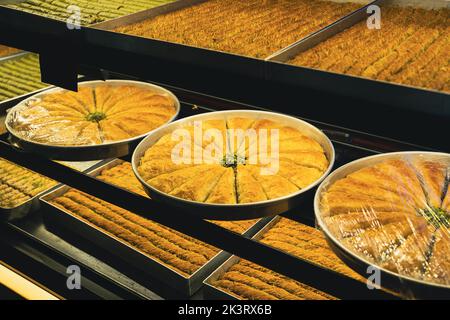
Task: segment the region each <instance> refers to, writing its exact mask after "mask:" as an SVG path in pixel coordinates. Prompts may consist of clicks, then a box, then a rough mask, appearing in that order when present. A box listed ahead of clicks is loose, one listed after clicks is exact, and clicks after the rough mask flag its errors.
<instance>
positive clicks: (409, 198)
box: [314, 152, 450, 298]
mask: <svg viewBox="0 0 450 320" xmlns="http://www.w3.org/2000/svg"><path fill="white" fill-rule="evenodd" d="M449 175H450V154H448V153H436V152H398V153H388V154H381V155H376V156H371V157H367V158H363V159H359V160H356V161H354V162H351V163H349V164H347V165H344V166H342V167H340V168H339V169H337V170H335V171H334V172H333V173H331V174H330V175H329V176H328V177H327V178H326V179H324V181H323V182H322V184H321V185H320V186H319V188H318V189H317V192H316V196H315V203H314V209H315V213H316V220H317V224H318V226H319V227H320V229H322V231H323V232H324V234H325V236H326V237H327V239H328V242H329V244H330V246H331V247H332V249H333V250H334V251H335V253H336V254H337V255H338V256H339V257H340V258H341V259H343V260H344V261H345V262H346V263H347V264H348V265H350V266H351V267H352V268H354V269H355V270H356V271H358V272H359V273H360V274H361V275H363V276H365V277H366V278H368V279H369V278H370V280H371V282H372V284H375V285H379V286H380V287H384V288H387V289H390V290H393V291H396V292H398V293H399V294H400V295H402V296H403V297H406V298H443V297H447V298H448V297H450V229H449V228H450V190H449V188H450V186H449ZM375 287H376V286H375Z"/></svg>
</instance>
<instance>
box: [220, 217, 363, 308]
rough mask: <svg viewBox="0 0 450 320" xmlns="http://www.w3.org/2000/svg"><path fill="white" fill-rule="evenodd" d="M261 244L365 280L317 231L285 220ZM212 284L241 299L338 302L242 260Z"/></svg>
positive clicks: (344, 274) (270, 231)
mask: <svg viewBox="0 0 450 320" xmlns="http://www.w3.org/2000/svg"><path fill="white" fill-rule="evenodd" d="M260 241H261V242H262V243H264V244H267V245H269V246H272V247H274V248H276V249H279V250H282V251H286V252H287V253H289V254H292V255H295V256H296V257H298V258H300V259H303V260H306V261H308V262H310V263H313V264H316V265H319V266H321V267H322V268H327V269H331V270H334V271H336V272H338V273H340V274H341V275H343V276H346V277H351V278H354V279H357V280H360V281H365V280H364V279H363V278H362V277H360V276H359V275H358V274H356V273H355V272H353V271H352V270H351V269H350V268H348V267H347V266H346V265H345V264H344V263H343V262H342V261H340V260H339V258H338V257H337V256H336V255H334V254H333V252H332V251H331V250H330V249H329V247H328V245H327V243H326V240H325V238H324V236H323V235H322V233H321V232H320V231H319V230H317V229H314V228H311V227H308V226H305V225H303V224H301V223H298V222H294V221H292V220H288V219H285V218H281V219H280V220H279V221H278V222H276V223H275V224H274V225H273V226H272V227H271V228H270V229H269V230H268V231H267V232H265V233H264V234H263V236H262V238H261V240H260ZM212 284H213V285H214V286H215V287H217V288H220V289H221V290H223V291H225V292H227V293H229V294H230V295H232V296H235V297H237V298H240V299H250V300H254V299H271V300H272V299H289V300H305V299H310V300H323V299H336V298H335V297H333V296H331V295H329V294H327V293H325V292H322V291H320V290H318V289H316V288H313V287H310V286H308V285H306V284H303V283H301V282H298V281H295V280H292V279H290V278H288V277H286V276H283V275H281V274H278V273H276V272H274V271H271V270H268V269H266V268H264V267H261V266H259V265H257V264H255V263H252V262H249V261H246V260H242V259H240V260H239V261H238V262H237V263H236V264H234V265H233V266H231V267H230V268H229V269H228V270H227V272H225V273H224V274H223V275H222V276H221V277H220V278H219V279H217V280H215V281H213V283H212Z"/></svg>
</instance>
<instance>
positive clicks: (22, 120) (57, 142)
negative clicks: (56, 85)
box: [8, 83, 176, 146]
mask: <svg viewBox="0 0 450 320" xmlns="http://www.w3.org/2000/svg"><path fill="white" fill-rule="evenodd" d="M12 112H13V114H12V116H11V117H10V118H9V119H10V121H9V122H8V124H9V126H10V128H11V129H12V130H13V132H14V134H15V135H16V136H18V137H20V138H22V139H24V140H27V141H31V142H35V143H42V144H47V145H53V146H91V145H99V144H106V143H111V142H116V141H122V140H128V139H132V138H137V137H139V136H142V135H144V134H146V133H149V132H150V131H152V130H154V129H156V128H158V127H160V126H162V125H164V124H165V123H167V122H168V121H170V120H171V119H172V118H173V117H174V115H175V113H176V105H175V101H174V99H173V98H172V97H171V96H169V95H166V94H164V93H158V92H156V91H154V90H153V89H152V88H148V87H146V86H139V85H134V84H124V85H117V84H108V83H104V84H96V85H94V86H89V85H82V84H81V85H80V88H79V90H78V92H72V91H67V90H59V91H55V92H51V93H43V94H41V95H40V96H39V97H37V98H34V99H31V100H29V101H27V102H26V103H25V105H23V106H20V107H19V108H17V109H14V110H13V111H12Z"/></svg>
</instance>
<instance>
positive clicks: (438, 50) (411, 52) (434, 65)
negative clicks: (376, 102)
mask: <svg viewBox="0 0 450 320" xmlns="http://www.w3.org/2000/svg"><path fill="white" fill-rule="evenodd" d="M381 16H382V18H381V24H382V25H381V28H380V29H373V28H372V29H370V28H368V26H367V21H366V20H364V21H362V22H360V23H358V24H356V25H355V26H353V27H351V28H349V29H347V30H345V31H343V32H341V33H339V34H337V35H335V36H334V37H331V38H330V39H328V40H325V41H323V42H321V43H320V44H318V45H317V46H315V47H313V48H311V49H309V50H307V51H305V52H303V53H300V54H299V55H298V56H297V57H295V58H294V59H292V60H291V61H290V62H289V63H290V64H294V65H298V66H303V67H309V68H314V69H320V70H326V71H332V72H336V73H341V74H349V75H355V76H360V77H365V78H370V79H376V80H383V81H388V82H394V83H400V84H404V85H410V86H415V87H423V88H428V89H433V90H439V91H444V92H449V91H450V77H449V72H450V70H449V57H448V52H449V51H450V41H449V39H450V26H449V17H450V9H448V8H442V9H435V10H425V9H421V8H414V7H396V6H393V7H390V6H388V7H382V8H381Z"/></svg>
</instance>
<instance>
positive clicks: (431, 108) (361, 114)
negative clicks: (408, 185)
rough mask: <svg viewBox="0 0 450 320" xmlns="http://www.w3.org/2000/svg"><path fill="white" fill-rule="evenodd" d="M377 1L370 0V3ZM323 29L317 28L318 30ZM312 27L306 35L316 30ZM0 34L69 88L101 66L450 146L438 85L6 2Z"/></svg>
mask: <svg viewBox="0 0 450 320" xmlns="http://www.w3.org/2000/svg"><path fill="white" fill-rule="evenodd" d="M383 2H384V1H382V0H377V1H374V2H372V4H380V5H381V4H383ZM365 15H366V13H365V8H362V9H360V10H358V11H357V12H356V13H352V14H350V15H349V16H347V17H344V18H342V19H341V20H339V21H337V22H336V23H335V24H333V25H332V26H329V27H327V28H328V29H327V28H326V29H324V30H329V28H331V29H333V28H336V26H339V28H338V29H342V26H346V25H348V24H349V22H351V23H355V22H356V21H357V20H358V19H362V18H363V17H364V16H365ZM324 30H321V31H319V32H318V33H317V34H319V35H320V34H321V33H322V34H323V32H325V31H324ZM317 34H313V35H311V37H313V38H314V37H315V38H317V37H319V35H317ZM307 39H308V38H307ZM309 39H311V38H309ZM304 41H311V40H306V39H305V40H304ZM0 42H1V43H3V44H5V45H9V46H13V47H18V48H21V49H24V50H28V51H33V52H37V53H40V57H41V67H42V74H43V80H44V81H46V82H49V83H54V84H56V85H58V86H62V87H66V88H71V89H76V74H77V73H80V74H86V75H91V76H93V77H99V76H100V77H101V76H103V71H104V70H108V71H112V72H116V73H121V74H126V75H128V76H132V77H138V78H141V79H149V80H151V81H154V82H159V83H162V84H166V85H170V86H176V87H182V88H185V89H188V90H192V91H195V92H201V93H203V94H206V95H213V96H218V97H222V98H225V99H231V100H235V101H240V102H243V103H248V104H251V105H256V106H261V107H265V108H268V109H274V108H277V110H276V111H284V112H286V111H288V110H289V113H294V114H296V115H297V116H302V117H308V118H314V119H317V120H320V121H324V122H329V123H334V124H337V125H341V126H345V127H349V128H354V129H357V130H364V131H367V132H372V133H374V134H379V135H383V136H390V137H393V138H396V139H400V140H404V141H414V142H416V143H419V144H422V145H428V146H430V147H437V148H439V149H444V150H448V149H449V146H448V145H449V142H448V139H445V137H443V135H442V134H440V128H441V127H442V126H444V125H445V124H446V123H447V122H448V121H449V120H450V113H449V111H448V110H450V109H449V107H450V95H448V94H445V93H441V92H435V91H431V90H424V89H419V88H414V87H407V86H402V85H395V84H391V83H384V82H380V81H375V80H369V79H362V78H357V77H352V76H348V75H340V74H333V73H329V72H324V71H319V70H313V69H308V68H301V67H296V66H291V65H287V64H283V63H280V62H274V61H264V60H259V59H254V58H249V57H244V56H239V55H234V54H229V53H223V52H218V51H212V50H208V49H202V48H196V47H190V46H185V45H180V44H175V43H170V42H165V41H160V40H154V39H146V38H142V37H136V36H131V35H125V34H118V33H114V32H110V31H105V30H100V29H96V28H93V27H85V28H81V29H80V30H69V29H68V28H67V26H66V24H65V23H64V22H61V21H56V20H51V19H48V18H44V17H40V16H36V15H32V14H29V13H24V12H20V11H17V10H12V9H10V8H5V7H0ZM269 60H273V59H269ZM406 116H407V117H408V119H407V121H405V117H406ZM380 123H383V125H380ZM417 128H421V130H417ZM423 132H426V135H424V134H423ZM446 140H447V141H446Z"/></svg>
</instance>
